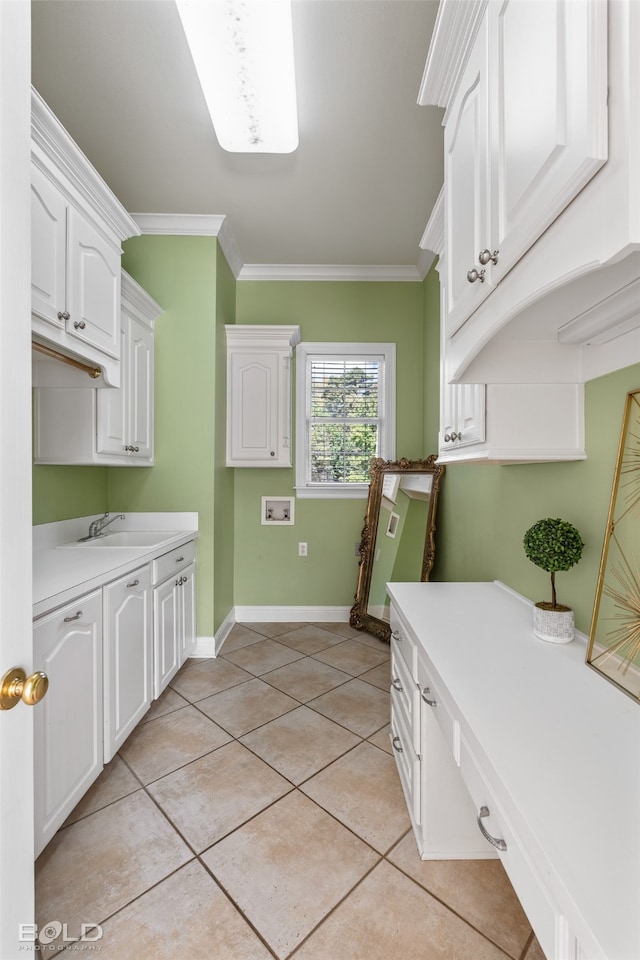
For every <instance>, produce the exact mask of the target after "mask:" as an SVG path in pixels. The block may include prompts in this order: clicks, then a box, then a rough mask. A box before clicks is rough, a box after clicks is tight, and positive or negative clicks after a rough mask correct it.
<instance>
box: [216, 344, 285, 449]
mask: <svg viewBox="0 0 640 960" xmlns="http://www.w3.org/2000/svg"><path fill="white" fill-rule="evenodd" d="M280 364H281V357H280V355H279V354H277V353H230V355H229V368H228V376H229V393H228V410H227V420H228V422H227V465H228V466H237V465H240V466H256V467H258V466H274V465H278V466H282V464H281V463H279V459H280V447H281V441H280V437H279V428H278V419H279V418H278V413H279V377H280ZM290 465H291V464H290V461H289V466H290Z"/></svg>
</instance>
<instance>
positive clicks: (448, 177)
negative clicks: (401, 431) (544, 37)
mask: <svg viewBox="0 0 640 960" xmlns="http://www.w3.org/2000/svg"><path fill="white" fill-rule="evenodd" d="M487 69H488V68H487V23H486V20H483V22H482V24H481V26H480V31H479V33H478V37H477V40H476V43H475V45H474V48H473V50H472V51H471V54H470V57H469V62H468V63H467V67H466V69H465V72H464V75H463V77H462V79H461V81H460V85H459V87H458V90H457V93H456V96H455V99H454V101H453V103H452V104H451V108H450V110H449V112H448V117H449V118H450V119H449V120H448V122H447V126H446V128H445V143H444V157H445V160H444V168H445V180H444V183H445V223H446V227H445V244H446V250H445V253H444V257H443V260H444V267H445V276H443V277H442V280H443V288H444V289H443V292H444V301H443V306H444V309H445V315H446V332H447V333H450V332H453V331H454V330H456V329H457V328H458V327H459V326H460V324H461V323H463V322H464V320H465V319H466V318H467V317H468V316H469V314H470V313H472V312H473V311H474V310H475V309H476V308H477V306H478V305H479V304H480V303H481V302H482V300H483V299H484V298H485V297H486V296H487V294H488V293H489V292H490V290H491V288H492V281H491V268H490V266H489V270H488V271H487V269H486V267H485V268H484V273H483V272H482V267H481V266H480V265H479V264H478V262H477V257H478V251H479V250H482V249H483V248H484V246H485V245H486V242H487V241H488V238H489V236H490V206H489V158H490V153H491V150H490V143H489V109H488V90H487V86H488V74H487ZM471 271H475V276H476V280H475V282H470V281H471V278H472V276H473V275H474V274H472V273H471Z"/></svg>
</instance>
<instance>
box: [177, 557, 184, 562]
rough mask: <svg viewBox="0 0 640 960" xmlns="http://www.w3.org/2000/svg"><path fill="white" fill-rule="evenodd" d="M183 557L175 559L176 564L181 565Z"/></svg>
mask: <svg viewBox="0 0 640 960" xmlns="http://www.w3.org/2000/svg"><path fill="white" fill-rule="evenodd" d="M183 560H184V557H176V563H182V561H183Z"/></svg>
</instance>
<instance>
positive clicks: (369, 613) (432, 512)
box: [349, 454, 444, 640]
mask: <svg viewBox="0 0 640 960" xmlns="http://www.w3.org/2000/svg"><path fill="white" fill-rule="evenodd" d="M443 474H444V466H442V465H441V464H436V456H435V454H432V455H431V456H430V457H428V458H427V459H426V460H404V459H402V460H381V459H379V458H376V459H374V460H372V461H371V482H370V484H369V500H368V502H367V513H366V515H365V518H364V527H363V528H362V535H361V538H360V566H359V568H358V583H357V587H356V596H355V603H354V605H353V607H352V608H351V615H350V617H349V623H350V624H351V626H352V627H355V628H356V629H357V630H366V631H367V633H371V634H373V635H374V636H375V637H380V639H381V640H388V639H389V637H390V636H391V627H390V626H389V617H388V612H387V611H388V597H387V591H386V583H387V582H388V581H392V580H396V581H400V580H411V581H414V580H415V581H417V580H428V579H429V574H430V572H431V568H432V567H433V561H434V557H435V529H436V522H435V521H436V507H437V504H438V492H439V489H440V482H441V479H442V476H443Z"/></svg>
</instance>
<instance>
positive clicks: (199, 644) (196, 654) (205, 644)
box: [189, 637, 219, 660]
mask: <svg viewBox="0 0 640 960" xmlns="http://www.w3.org/2000/svg"><path fill="white" fill-rule="evenodd" d="M218 649H219V645H218ZM216 654H217V650H216V638H215V637H196V645H195V647H194V648H193V650H192V652H191V653H190V654H189V659H190V660H191V659H194V658H195V659H198V658H200V657H215V656H216Z"/></svg>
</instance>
